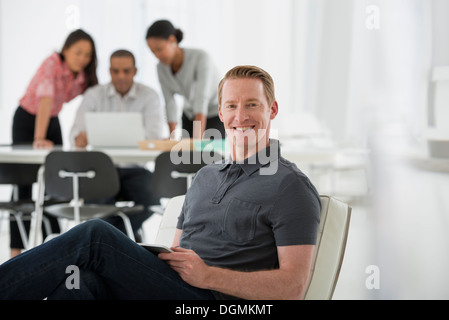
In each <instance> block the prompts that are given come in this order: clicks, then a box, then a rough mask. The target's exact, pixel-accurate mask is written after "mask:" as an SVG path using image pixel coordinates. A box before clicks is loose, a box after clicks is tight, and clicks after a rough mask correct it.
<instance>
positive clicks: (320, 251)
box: [304, 196, 351, 300]
mask: <svg viewBox="0 0 449 320" xmlns="http://www.w3.org/2000/svg"><path fill="white" fill-rule="evenodd" d="M320 200H321V215H320V225H319V228H318V237H317V243H316V246H315V252H314V257H313V262H312V268H311V271H310V279H309V286H308V288H307V290H306V294H305V296H304V299H305V300H330V299H332V296H333V294H334V290H335V287H336V285H337V281H338V276H339V274H340V268H341V265H342V262H343V257H344V253H345V248H346V240H347V237H348V231H349V222H350V219H351V207H349V206H348V205H347V204H346V203H344V202H341V201H339V200H337V199H335V198H332V197H329V196H320Z"/></svg>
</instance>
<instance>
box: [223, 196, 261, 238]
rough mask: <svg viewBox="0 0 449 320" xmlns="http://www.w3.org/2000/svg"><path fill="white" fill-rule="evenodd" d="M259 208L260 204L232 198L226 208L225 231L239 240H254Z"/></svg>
mask: <svg viewBox="0 0 449 320" xmlns="http://www.w3.org/2000/svg"><path fill="white" fill-rule="evenodd" d="M259 210H260V205H259V204H256V203H251V202H246V201H242V200H239V199H235V198H234V199H232V200H231V201H230V203H229V205H228V207H227V209H226V213H225V217H224V221H223V232H224V233H226V234H227V235H229V236H230V237H231V238H232V239H233V240H235V241H237V242H247V241H251V240H253V239H254V235H255V233H256V221H257V220H256V219H257V214H258V212H259Z"/></svg>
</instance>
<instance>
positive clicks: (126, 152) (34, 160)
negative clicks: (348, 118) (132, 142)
mask: <svg viewBox="0 0 449 320" xmlns="http://www.w3.org/2000/svg"><path fill="white" fill-rule="evenodd" d="M54 150H64V151H77V150H78V151H82V150H84V151H91V150H92V151H102V152H104V153H106V154H107V155H109V156H110V157H111V159H112V161H113V162H114V163H115V164H117V165H123V164H136V163H148V162H153V161H154V160H155V159H156V158H157V156H158V155H159V154H160V153H161V152H162V151H159V150H141V149H138V148H105V149H103V148H102V149H90V148H88V149H68V148H53V149H33V148H32V147H31V146H0V162H2V163H24V164H25V163H28V164H43V163H44V162H45V158H46V156H47V155H48V153H49V152H51V151H54ZM341 151H342V150H341V149H337V148H333V147H331V148H308V147H306V148H304V147H300V146H294V145H293V146H292V145H284V146H283V147H281V155H282V157H284V158H286V159H288V160H290V161H291V162H294V163H296V164H298V167H300V169H302V170H304V169H305V168H306V167H307V166H308V165H310V164H318V163H331V162H332V161H333V160H334V159H335V157H336V155H338V154H339V153H340V152H341ZM41 171H42V170H41ZM41 171H40V172H41ZM306 171H307V170H306ZM42 176H43V175H42V173H40V175H38V177H37V182H38V185H39V188H42V187H43V177H42ZM38 192H41V189H39V191H38ZM38 207H40V206H39V205H38V204H37V203H36V208H38ZM40 211H41V210H36V211H35V212H34V213H33V216H32V220H31V229H30V235H29V247H30V248H33V247H34V246H36V245H37V244H38V235H39V232H40V226H41V224H42V212H40Z"/></svg>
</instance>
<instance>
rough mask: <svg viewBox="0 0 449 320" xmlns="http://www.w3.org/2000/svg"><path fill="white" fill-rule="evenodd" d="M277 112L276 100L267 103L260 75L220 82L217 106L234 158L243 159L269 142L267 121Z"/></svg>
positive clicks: (268, 123) (268, 124) (268, 122)
mask: <svg viewBox="0 0 449 320" xmlns="http://www.w3.org/2000/svg"><path fill="white" fill-rule="evenodd" d="M277 112H278V105H277V102H276V101H274V102H273V103H272V104H271V106H269V105H268V101H267V97H266V95H265V92H264V88H263V83H262V81H261V80H259V79H253V78H238V79H228V80H226V82H225V83H224V84H223V91H222V98H221V101H220V106H219V115H220V119H221V121H222V122H223V124H224V127H225V129H226V133H227V135H228V140H229V143H230V146H231V150H232V154H233V159H234V160H242V156H243V157H244V158H247V157H249V156H251V155H253V154H255V153H256V152H258V151H259V150H261V149H263V148H265V147H266V146H268V145H269V136H270V134H269V133H270V122H271V120H272V119H274V118H275V117H276V114H277Z"/></svg>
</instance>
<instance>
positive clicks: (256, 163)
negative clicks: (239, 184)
mask: <svg viewBox="0 0 449 320" xmlns="http://www.w3.org/2000/svg"><path fill="white" fill-rule="evenodd" d="M273 151H274V152H273ZM276 151H277V152H276ZM280 156H281V149H280V145H279V140H276V139H270V145H269V146H268V147H266V148H265V149H263V150H260V151H259V152H258V153H256V154H254V155H252V156H251V157H249V158H246V159H245V160H243V161H238V162H235V161H233V160H232V159H231V157H229V158H228V159H227V160H225V161H224V163H223V165H222V166H221V167H220V169H219V170H220V171H223V170H225V169H226V168H227V167H228V166H230V165H232V164H237V165H240V167H241V168H242V170H243V171H244V172H245V173H246V175H247V176H250V175H251V174H253V173H254V172H256V171H257V170H259V169H260V168H262V167H265V166H268V165H269V164H270V163H271V162H274V161H278V159H279V158H280Z"/></svg>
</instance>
